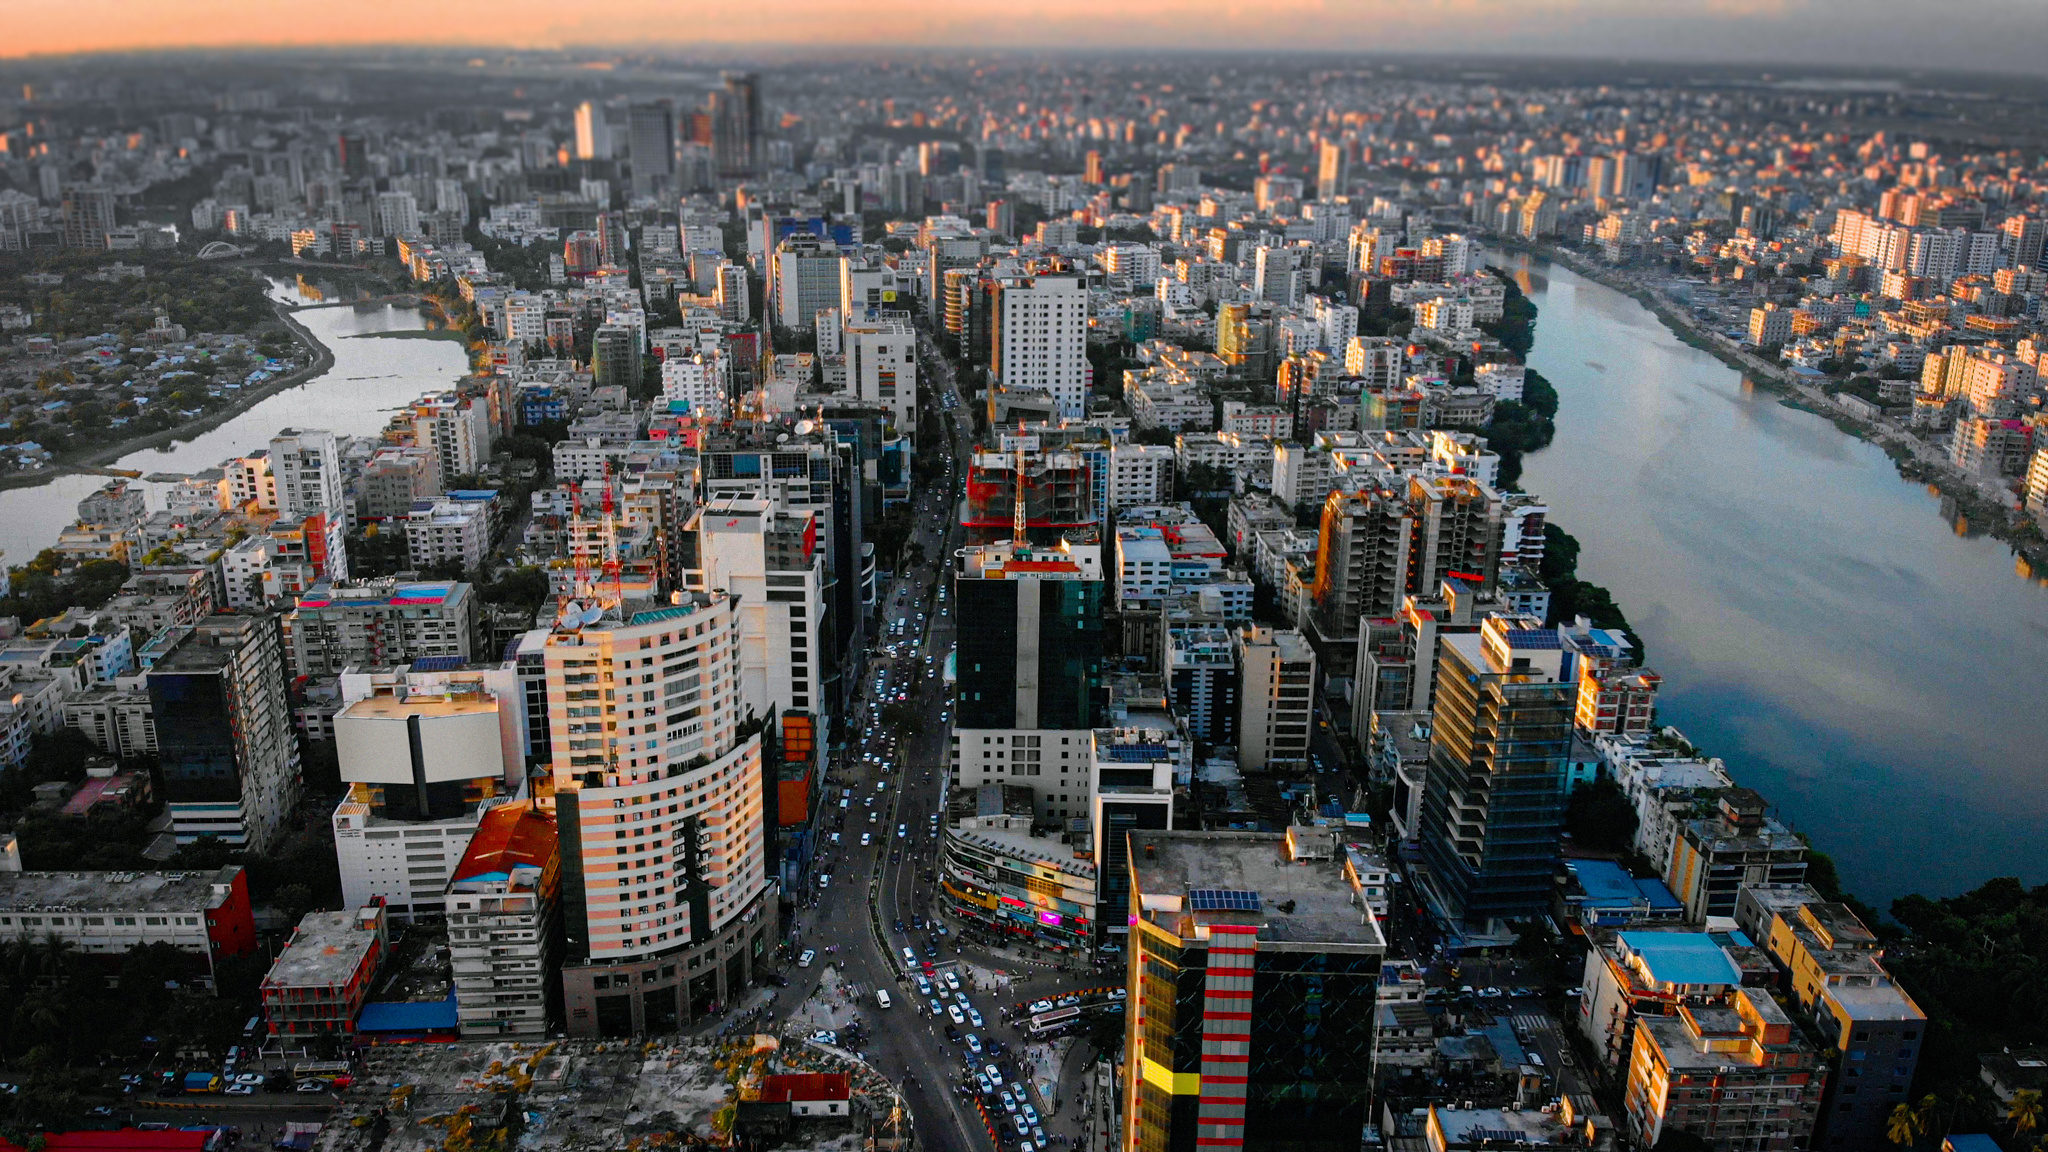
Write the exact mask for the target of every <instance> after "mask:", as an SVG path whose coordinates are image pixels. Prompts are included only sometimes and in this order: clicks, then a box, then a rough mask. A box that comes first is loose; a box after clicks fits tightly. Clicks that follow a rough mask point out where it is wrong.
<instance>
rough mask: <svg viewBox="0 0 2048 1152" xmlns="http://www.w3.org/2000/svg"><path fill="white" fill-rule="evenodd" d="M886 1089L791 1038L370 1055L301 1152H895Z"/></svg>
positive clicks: (836, 1057) (870, 1075) (899, 1117)
mask: <svg viewBox="0 0 2048 1152" xmlns="http://www.w3.org/2000/svg"><path fill="white" fill-rule="evenodd" d="M912 1127H913V1125H912V1122H911V1117H910V1115H909V1114H908V1112H907V1111H906V1109H905V1107H904V1105H903V1103H902V1101H901V1097H900V1096H899V1095H898V1094H897V1091H896V1088H895V1086H894V1085H893V1084H890V1083H889V1082H888V1081H887V1080H885V1079H883V1078H882V1077H881V1076H880V1074H879V1073H877V1072H875V1071H874V1069H873V1068H871V1067H869V1066H868V1065H867V1064H865V1063H862V1062H861V1061H859V1060H856V1059H854V1058H853V1057H852V1056H851V1055H849V1054H846V1053H843V1052H841V1051H839V1050H838V1049H834V1048H829V1047H825V1046H821V1045H817V1044H814V1043H811V1042H809V1041H805V1040H802V1039H799V1038H797V1037H794V1036H773V1035H742V1036H736V1037H730V1038H726V1039H722V1040H719V1041H715V1042H697V1043H682V1044H679V1043H663V1042H651V1041H638V1042H635V1041H622V1040H610V1041H598V1040H559V1041H551V1042H548V1043H544V1044H534V1043H512V1042H484V1043H467V1042H465V1043H454V1044H415V1045H407V1046H400V1047H385V1048H374V1049H370V1050H368V1051H367V1053H366V1054H365V1056H364V1060H363V1065H362V1070H361V1073H360V1075H358V1076H357V1077H356V1079H355V1082H354V1083H353V1084H352V1085H351V1086H350V1087H349V1088H348V1089H347V1090H346V1091H345V1092H344V1093H342V1094H341V1096H340V1099H339V1103H338V1104H337V1106H336V1108H335V1111H334V1114H333V1117H332V1119H331V1120H330V1121H329V1123H328V1124H327V1125H326V1126H325V1127H324V1128H322V1129H321V1131H320V1133H319V1136H318V1137H317V1139H316V1141H315V1142H314V1144H313V1152H484V1150H490V1152H512V1150H514V1149H520V1150H531V1152H553V1150H562V1152H585V1150H588V1152H598V1150H605V1152H621V1150H637V1149H655V1148H691V1147H725V1146H728V1145H734V1144H741V1143H744V1144H746V1145H747V1146H748V1147H749V1148H752V1149H758V1150H764V1152H765V1150H766V1149H771V1148H773V1149H791V1150H796V1152H907V1150H908V1149H909V1148H910V1147H911V1145H912V1140H911V1132H912Z"/></svg>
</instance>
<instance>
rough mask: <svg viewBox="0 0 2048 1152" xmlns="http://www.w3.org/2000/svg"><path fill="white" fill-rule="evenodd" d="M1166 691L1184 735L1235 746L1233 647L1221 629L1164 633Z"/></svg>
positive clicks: (1235, 695)
mask: <svg viewBox="0 0 2048 1152" xmlns="http://www.w3.org/2000/svg"><path fill="white" fill-rule="evenodd" d="M1164 671H1165V673H1166V681H1167V683H1166V687H1167V691H1169V692H1171V693H1172V694H1173V712H1174V715H1176V716H1184V717H1186V718H1187V722H1188V734H1189V735H1191V736H1193V737H1194V738H1195V739H1197V740H1203V741H1207V742H1208V743H1210V744H1230V745H1235V744H1236V743H1237V716H1238V706H1237V700H1238V690H1239V686H1238V668H1237V643H1236V640H1235V638H1234V637H1233V636H1232V634H1231V633H1230V632H1229V631H1228V630H1227V629H1223V628H1218V627H1213V626H1203V625H1196V626H1190V627H1186V628H1169V629H1167V630H1166V660H1165V665H1164Z"/></svg>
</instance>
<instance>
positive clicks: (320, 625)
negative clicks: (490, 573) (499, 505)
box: [283, 576, 478, 678]
mask: <svg viewBox="0 0 2048 1152" xmlns="http://www.w3.org/2000/svg"><path fill="white" fill-rule="evenodd" d="M477 613H478V607H477V599H476V593H475V589H473V588H472V587H471V586H470V585H468V584H465V583H463V582H462V581H459V580H453V581H449V580H441V581H431V582H417V581H400V580H397V579H394V578H392V577H388V576H387V577H381V578H378V579H374V580H360V581H349V582H343V583H336V584H327V585H318V586H315V587H314V588H312V589H310V590H308V592H307V593H306V595H304V596H302V597H300V598H299V601H298V603H297V604H295V605H294V606H293V607H292V609H291V611H289V612H287V613H285V614H284V617H283V624H284V633H285V645H286V648H287V650H288V652H289V657H290V664H291V672H292V675H294V676H310V677H314V678H324V677H329V676H337V675H340V673H341V671H342V670H343V669H345V668H348V667H351V666H355V667H363V668H373V667H380V666H384V665H391V664H404V663H408V662H410V661H413V660H420V659H426V658H430V657H443V658H453V659H456V660H461V661H467V660H469V659H470V658H471V657H472V656H474V655H475V654H476V647H477V640H476V636H477Z"/></svg>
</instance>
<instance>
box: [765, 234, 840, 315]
mask: <svg viewBox="0 0 2048 1152" xmlns="http://www.w3.org/2000/svg"><path fill="white" fill-rule="evenodd" d="M839 259H840V256H839V247H838V245H836V244H834V243H833V242H832V241H831V240H828V239H821V238H820V237H817V236H813V235H810V234H808V233H800V234H798V235H795V236H791V237H788V238H787V239H785V240H783V241H782V242H781V243H779V244H777V245H776V246H775V251H774V253H773V255H772V262H771V265H770V267H769V281H768V295H769V298H770V299H772V300H773V301H774V303H775V322H776V323H778V324H781V325H782V326H783V327H785V328H808V327H810V326H811V324H812V322H813V318H814V317H815V316H817V314H818V312H819V311H820V310H821V309H825V308H833V307H837V306H838V304H839Z"/></svg>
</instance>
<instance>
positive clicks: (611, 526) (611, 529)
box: [603, 460, 626, 604]
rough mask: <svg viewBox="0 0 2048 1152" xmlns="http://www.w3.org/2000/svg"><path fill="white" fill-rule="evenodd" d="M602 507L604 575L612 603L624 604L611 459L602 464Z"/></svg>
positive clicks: (624, 593) (624, 596) (624, 594)
mask: <svg viewBox="0 0 2048 1152" xmlns="http://www.w3.org/2000/svg"><path fill="white" fill-rule="evenodd" d="M603 508H604V576H605V579H606V580H609V581H610V582H611V586H612V603H614V604H624V603H625V602H626V591H625V588H624V580H623V577H622V576H621V569H622V568H623V565H621V564H620V563H619V533H618V521H617V519H616V517H615V515H614V512H615V509H616V505H615V503H614V501H613V497H612V465H611V461H609V460H607V461H605V465H604V503H603Z"/></svg>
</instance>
